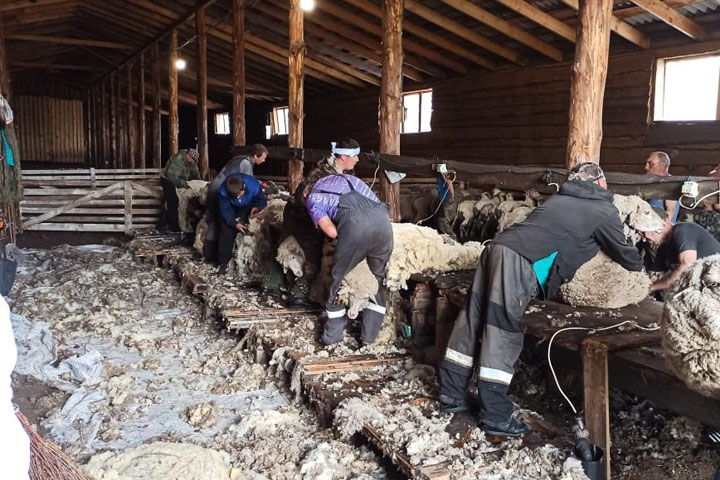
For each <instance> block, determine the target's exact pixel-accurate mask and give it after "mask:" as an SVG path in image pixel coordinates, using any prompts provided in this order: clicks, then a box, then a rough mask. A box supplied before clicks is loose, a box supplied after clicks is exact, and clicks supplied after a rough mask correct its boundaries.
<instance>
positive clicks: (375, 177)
mask: <svg viewBox="0 0 720 480" xmlns="http://www.w3.org/2000/svg"><path fill="white" fill-rule="evenodd" d="M378 170H380V163H378V164H377V168H375V173H373V181H372V183H371V184H370V190H372V188H373V187H374V186H375V180H377V172H378Z"/></svg>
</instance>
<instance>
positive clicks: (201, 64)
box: [195, 8, 210, 179]
mask: <svg viewBox="0 0 720 480" xmlns="http://www.w3.org/2000/svg"><path fill="white" fill-rule="evenodd" d="M195 23H196V25H197V36H198V41H197V58H198V67H197V69H198V71H197V136H198V153H199V154H200V160H199V161H198V167H199V169H200V177H201V178H203V179H207V178H208V170H209V168H210V165H209V156H208V114H207V31H206V30H205V9H202V8H201V9H200V10H198V11H197V12H195Z"/></svg>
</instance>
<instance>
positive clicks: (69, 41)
mask: <svg viewBox="0 0 720 480" xmlns="http://www.w3.org/2000/svg"><path fill="white" fill-rule="evenodd" d="M5 40H23V41H28V42H43V43H55V44H60V45H81V46H85V47H98V48H110V49H114V50H129V49H131V48H132V47H131V46H130V45H127V44H124V43H117V42H103V41H99V40H85V39H82V38H64V37H49V36H46V35H21V34H14V35H12V34H11V35H5Z"/></svg>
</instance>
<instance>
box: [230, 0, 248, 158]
mask: <svg viewBox="0 0 720 480" xmlns="http://www.w3.org/2000/svg"><path fill="white" fill-rule="evenodd" d="M232 144H233V146H235V147H238V146H242V145H245V0H233V113H232Z"/></svg>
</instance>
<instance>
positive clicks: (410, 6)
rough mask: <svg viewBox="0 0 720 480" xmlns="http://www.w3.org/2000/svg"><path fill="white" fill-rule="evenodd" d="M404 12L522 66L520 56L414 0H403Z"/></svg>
mask: <svg viewBox="0 0 720 480" xmlns="http://www.w3.org/2000/svg"><path fill="white" fill-rule="evenodd" d="M405 10H408V11H410V12H412V13H414V14H415V15H418V16H420V17H422V18H424V19H425V20H428V21H430V22H432V23H434V24H435V25H438V26H439V27H441V28H443V29H445V30H447V31H449V32H453V33H454V34H456V35H458V36H460V37H463V38H465V39H466V40H468V41H469V42H472V43H474V44H475V45H477V46H479V47H482V48H484V49H485V50H488V51H490V52H493V53H494V54H496V55H500V56H501V57H503V58H505V59H507V60H510V61H511V62H513V63H516V64H518V65H522V64H523V62H522V60H521V59H520V54H519V53H518V52H516V51H515V50H512V49H510V48H507V47H504V46H502V45H500V44H499V43H496V42H494V41H492V40H490V39H489V38H487V37H486V36H484V35H481V34H479V33H477V32H476V31H474V30H471V29H469V28H467V27H465V26H464V25H461V24H459V23H457V22H455V21H454V20H450V19H449V18H447V17H445V16H443V15H440V14H438V13H436V12H435V11H434V10H432V9H430V8H428V7H426V6H425V5H423V4H421V3H420V2H416V1H415V0H405Z"/></svg>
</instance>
